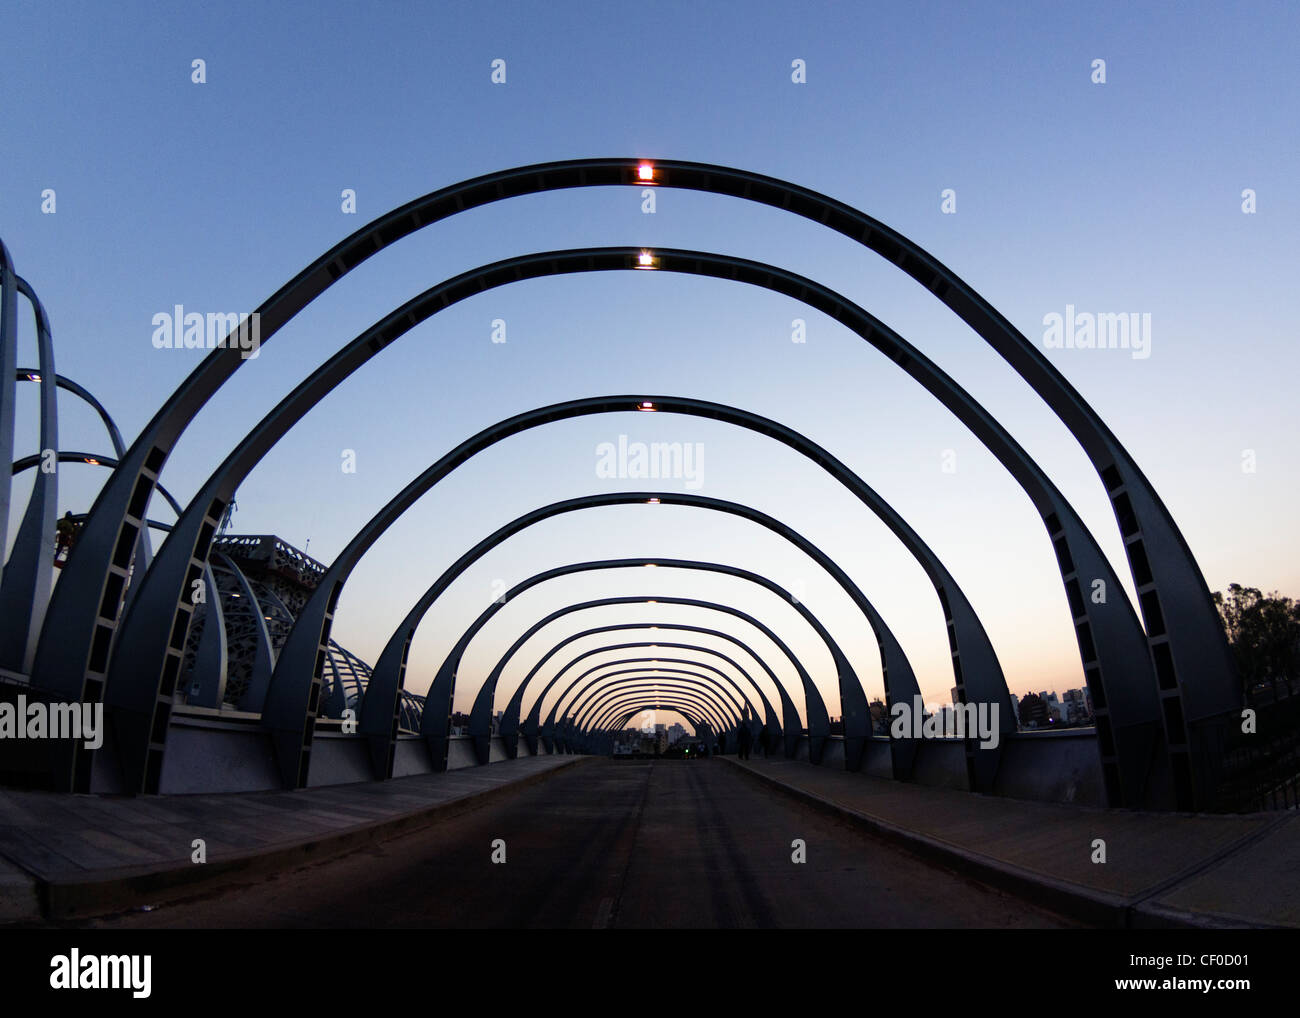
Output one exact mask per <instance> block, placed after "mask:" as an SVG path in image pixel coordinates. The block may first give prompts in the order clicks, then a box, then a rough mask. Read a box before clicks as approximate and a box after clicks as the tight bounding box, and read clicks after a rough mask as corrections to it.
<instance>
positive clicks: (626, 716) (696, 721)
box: [605, 707, 704, 736]
mask: <svg viewBox="0 0 1300 1018" xmlns="http://www.w3.org/2000/svg"><path fill="white" fill-rule="evenodd" d="M642 709H643V708H641V707H633V708H632V709H631V710H627V711H624V713H622V714H618V715H615V716H614V717H613V718H611V719H610V724H609V725H608V726H607V727H606V729H605V734H606V735H612V734H613V733H615V732H618V731H622V730H623V729H625V728H626V727H627V723H628V722H629V721H631V720H632V719H633V718H634V717H636V715H637V712H638V711H640V710H642ZM657 709H661V710H671V711H673V712H674V713H677V714H680V715H681V716H682V717H684V718H685V719H686V720H687V721H688V722H689V723H690V724H691V726H692V727H693V728H694V729H695V734H696V735H697V736H698V735H699V733H700V726H701V725H702V724H703V723H704V719H703V718H699V717H696V716H694V715H693V714H692V713H691V712H688V711H687V710H685V709H683V708H681V707H663V708H657Z"/></svg>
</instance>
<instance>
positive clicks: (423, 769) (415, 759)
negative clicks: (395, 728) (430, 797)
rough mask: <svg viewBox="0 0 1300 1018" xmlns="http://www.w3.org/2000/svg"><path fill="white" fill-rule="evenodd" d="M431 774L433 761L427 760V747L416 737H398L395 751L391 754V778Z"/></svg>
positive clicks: (422, 740) (421, 739)
mask: <svg viewBox="0 0 1300 1018" xmlns="http://www.w3.org/2000/svg"><path fill="white" fill-rule="evenodd" d="M431 773H433V761H432V760H430V759H429V747H428V745H427V744H426V743H425V741H424V739H423V738H421V737H420V736H418V735H399V736H398V737H397V749H396V752H394V753H393V777H395V778H406V777H410V776H411V775H412V774H431Z"/></svg>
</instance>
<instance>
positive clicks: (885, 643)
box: [263, 492, 919, 766]
mask: <svg viewBox="0 0 1300 1018" xmlns="http://www.w3.org/2000/svg"><path fill="white" fill-rule="evenodd" d="M650 501H655V502H656V503H657V504H660V505H687V506H694V507H699V508H706V509H711V510H715V511H720V512H726V513H729V514H731V515H735V516H738V517H741V518H743V519H748V520H750V521H751V522H754V523H758V524H760V525H762V526H764V527H766V528H767V529H769V530H771V531H773V532H774V533H776V534H778V535H779V536H780V537H782V538H784V539H785V540H787V541H789V542H790V543H791V544H794V545H795V546H796V547H797V548H799V550H800V551H802V552H804V554H806V555H808V556H809V557H810V558H812V559H813V560H814V561H815V562H816V563H817V564H818V566H820V567H821V568H822V569H823V570H825V571H826V572H827V573H828V574H829V575H830V576H831V578H832V579H834V580H835V581H836V582H837V583H838V584H839V585H840V587H841V589H843V590H844V592H845V593H846V594H848V596H849V598H850V599H851V600H852V601H853V603H854V604H855V605H856V606H857V607H858V609H859V610H860V611H862V612H863V614H864V615H865V616H866V617H867V619H868V622H869V624H870V625H871V626H872V628H873V630H874V631H875V632H876V634H877V640H878V642H879V644H880V646H881V656H882V674H884V676H885V681H886V683H887V685H886V690H887V691H889V690H892V691H893V692H894V694H896V695H901V696H903V697H906V698H910V697H912V696H914V695H917V694H918V693H919V688H918V687H917V684H916V676H915V674H914V673H913V671H912V667H911V664H910V663H909V662H908V660H907V657H906V655H905V654H904V653H903V649H902V647H901V646H900V645H899V644H898V641H897V640H896V639H895V638H894V636H893V634H892V633H891V632H890V631H889V629H888V627H887V626H886V625H885V623H884V620H883V619H881V618H880V616H879V614H878V613H877V612H876V610H875V608H874V607H873V606H872V605H871V603H870V602H869V601H868V600H867V598H866V597H865V596H864V595H863V594H862V592H861V591H860V590H858V588H857V586H856V585H855V584H854V583H853V581H852V580H851V579H850V578H849V577H848V575H847V574H846V573H844V571H843V570H842V569H840V568H839V566H837V565H836V564H835V563H834V562H833V561H831V560H830V558H829V557H828V556H827V555H826V554H825V552H823V551H822V550H821V549H820V548H818V547H817V546H816V545H814V544H812V543H811V542H809V541H808V540H807V539H806V538H804V537H802V536H801V535H799V534H798V533H796V532H795V531H794V530H792V529H791V528H790V527H788V526H786V525H785V524H784V523H781V522H780V521H778V520H776V519H774V518H772V517H770V516H768V515H767V514H766V513H762V512H760V511H758V510H756V509H752V508H750V507H748V506H743V505H740V504H739V503H735V502H726V501H723V500H721V499H714V498H710V497H708V496H704V495H694V494H688V493H667V492H610V493H604V494H599V495H588V496H583V497H580V498H574V499H566V500H564V501H561V502H554V503H551V504H550V505H548V506H543V507H541V508H539V509H535V510H533V511H532V512H529V513H526V514H524V515H523V516H520V517H518V518H516V519H515V520H513V521H511V522H510V523H507V524H505V525H504V526H503V527H501V528H500V529H498V530H497V531H496V532H495V533H494V534H492V535H490V536H488V537H486V538H484V539H483V540H482V541H480V542H479V544H478V545H476V546H475V547H474V548H473V549H471V550H470V551H468V552H466V553H465V555H464V556H462V557H461V559H460V560H458V561H457V562H456V563H454V564H453V565H452V566H450V567H448V569H447V571H446V572H444V573H443V576H442V577H440V578H439V579H438V580H437V581H435V583H434V584H433V586H431V587H430V588H429V590H428V591H426V593H425V595H424V596H423V597H421V598H420V600H419V602H417V604H416V605H415V607H414V608H412V610H411V612H409V613H408V615H407V617H406V619H404V620H403V622H402V624H401V625H399V627H398V628H397V630H396V631H395V632H394V634H393V636H392V637H391V638H390V639H389V642H388V644H387V646H385V648H384V650H383V652H382V653H381V654H380V656H379V659H378V660H377V661H376V663H375V668H374V673H373V674H372V676H371V685H372V688H375V689H382V690H383V691H384V693H383V700H382V701H381V702H382V703H383V704H384V707H386V708H387V709H388V710H389V711H390V713H389V714H388V715H387V716H385V718H384V722H383V724H384V728H383V729H382V731H387V730H389V727H390V726H391V721H392V715H391V709H392V707H391V703H392V700H391V697H392V696H393V695H394V692H395V690H397V689H399V688H401V686H402V679H403V674H404V667H405V660H406V656H407V653H408V652H409V648H410V643H411V639H412V636H413V634H414V631H415V628H416V626H417V625H418V624H419V622H420V620H421V618H423V616H424V613H425V612H426V611H427V610H428V608H429V606H430V605H431V604H432V603H433V601H434V600H435V599H436V597H437V596H438V594H440V593H441V591H442V590H444V589H445V588H446V587H447V586H448V585H449V584H450V582H451V579H454V577H455V576H456V575H459V574H460V573H461V572H463V571H464V569H465V568H467V567H468V565H469V564H470V563H471V562H473V561H474V560H476V559H477V558H479V557H481V556H482V555H483V554H484V553H486V552H487V551H489V550H491V549H492V548H493V547H496V546H497V545H499V544H501V543H502V542H503V541H504V540H506V539H507V538H508V537H510V536H512V535H513V534H515V533H518V532H519V531H521V530H524V529H526V528H527V527H529V526H532V525H533V524H534V523H537V522H540V521H542V520H544V519H549V518H550V517H552V516H556V515H560V514H562V513H566V512H572V511H576V510H578V509H587V508H596V507H602V506H610V505H627V504H636V503H645V502H650ZM649 563H657V564H658V565H661V566H669V567H681V568H707V569H709V570H712V571H716V572H726V573H730V574H731V575H737V576H742V577H743V578H745V579H747V580H750V581H751V582H754V583H757V584H760V585H762V586H766V587H768V589H769V590H771V591H772V592H773V593H776V594H778V596H780V597H781V598H782V599H783V600H785V601H786V602H787V603H789V604H790V605H791V607H793V608H794V609H795V611H797V612H798V613H799V614H800V615H801V616H802V617H803V618H804V619H805V621H806V622H807V623H808V624H809V625H810V626H811V627H812V628H813V630H814V631H815V632H816V633H817V635H818V638H819V639H821V640H822V642H823V643H825V644H826V647H827V649H828V650H829V651H830V654H831V660H832V662H833V666H834V668H835V670H836V674H837V677H838V682H839V688H840V696H841V704H842V714H843V716H844V718H845V726H846V727H845V731H846V742H847V740H848V738H849V735H848V733H849V731H850V724H852V726H853V727H852V732H853V734H852V738H853V739H854V740H855V741H854V742H853V744H852V745H853V746H854V747H855V751H860V750H861V748H862V746H863V744H864V743H865V739H866V738H867V737H868V736H869V735H870V715H869V711H868V708H867V703H866V693H865V690H864V689H863V687H862V684H861V683H860V682H859V681H858V679H857V675H856V673H855V672H854V671H853V668H852V665H850V663H849V661H848V658H847V656H846V655H845V654H844V653H843V651H842V650H840V648H839V645H838V644H837V643H836V641H835V639H834V637H832V636H831V634H830V632H829V631H828V630H827V629H826V627H825V626H823V625H822V624H821V622H820V621H819V620H818V619H817V617H816V616H815V615H813V614H812V612H811V611H809V610H808V608H807V606H806V605H804V604H802V603H801V602H800V601H799V600H798V599H797V598H794V597H792V596H791V595H790V594H789V592H788V591H786V590H784V589H783V588H781V587H779V586H777V585H776V584H774V583H772V581H771V580H768V579H766V578H765V577H762V576H759V575H758V574H756V573H751V572H748V571H746V570H741V569H738V568H737V567H733V566H723V565H720V564H716V563H708V564H699V563H695V562H693V561H692V560H682V559H663V558H655V559H639V560H625V559H615V560H606V561H604V562H596V563H581V564H579V565H577V566H561V567H558V568H557V569H553V570H548V571H547V572H544V573H539V574H537V575H536V576H534V577H531V578H529V579H528V580H525V581H523V582H522V583H520V584H517V585H516V586H515V587H514V588H512V589H511V590H509V591H507V592H506V593H505V594H504V595H503V596H502V597H501V598H500V599H499V600H497V601H494V602H493V603H492V604H490V605H489V606H488V607H487V608H486V609H484V611H483V612H482V613H481V614H480V615H479V617H478V618H477V619H476V620H475V621H474V623H473V624H472V625H471V626H470V627H469V628H468V629H467V630H466V631H465V633H464V634H463V635H462V636H461V638H460V639H459V640H458V641H457V643H456V645H455V646H454V647H453V648H452V650H451V651H450V652H449V653H448V654H447V656H446V658H445V659H444V661H443V664H442V666H441V667H440V668H439V669H438V672H437V673H436V675H435V676H434V679H433V683H432V685H431V686H430V688H429V693H428V701H427V702H430V703H433V704H436V705H438V706H437V707H436V708H435V710H433V711H428V710H426V712H425V715H424V722H423V725H422V727H423V732H424V734H425V737H426V738H427V739H428V740H429V741H430V748H431V751H432V752H433V754H434V761H435V766H437V765H438V763H439V761H443V762H445V760H446V751H447V742H446V733H445V729H444V728H443V725H444V721H443V718H444V712H443V711H442V705H444V704H445V705H446V710H445V716H450V713H451V702H452V696H453V694H454V689H455V678H456V673H457V670H458V668H459V666H460V661H461V660H462V658H463V657H464V654H465V650H466V648H467V647H468V646H469V643H470V641H471V640H472V639H473V638H474V636H475V635H477V633H478V632H479V630H481V629H482V627H483V626H484V625H486V624H487V623H488V622H489V621H490V620H491V619H492V617H493V616H495V615H496V613H497V612H498V611H500V610H501V608H503V607H504V606H505V605H506V604H508V603H509V602H510V601H511V600H512V599H513V598H514V597H516V596H518V594H519V593H522V592H523V590H525V589H528V588H529V587H532V586H535V585H537V584H539V583H542V582H545V580H547V579H551V578H554V577H556V576H561V575H566V574H567V573H568V572H572V571H586V570H589V569H600V568H625V567H626V566H627V565H628V564H637V565H645V564H649ZM292 639H293V637H292V634H291V635H290V641H292ZM289 646H290V644H289V643H288V642H287V643H286V644H285V651H283V652H282V653H281V658H280V662H279V664H277V673H279V669H280V667H281V666H283V665H284V663H285V653H287V651H288V649H289ZM513 649H514V648H512V651H513ZM799 673H800V678H801V680H802V681H803V683H804V696H805V709H806V711H807V714H808V732H809V740H810V741H809V753H810V757H811V758H812V759H813V760H814V762H816V761H819V760H820V754H821V749H822V747H823V746H824V745H825V739H826V737H827V736H828V735H829V731H830V729H829V715H828V714H827V713H826V707H825V705H824V703H823V702H822V699H821V695H820V694H819V693H818V691H817V687H816V686H815V685H814V684H813V683H812V681H811V679H810V677H809V676H808V674H807V672H806V671H804V670H803V668H802V667H800V668H799ZM283 674H284V675H285V676H287V679H288V681H289V682H296V683H298V685H297V686H296V687H288V689H287V691H285V692H282V699H281V701H280V704H279V705H280V708H281V710H282V711H283V714H282V719H276V718H271V719H267V718H266V715H265V713H264V715H263V717H264V723H266V724H267V725H268V727H275V726H276V725H277V724H279V725H282V726H283V725H286V724H287V723H291V722H290V719H291V718H293V717H295V716H298V717H301V712H302V707H301V705H300V704H301V703H304V702H307V701H306V700H305V699H304V698H305V697H308V696H309V695H310V694H309V693H308V691H307V690H306V689H305V688H304V687H305V686H306V681H307V676H308V672H307V670H306V669H304V668H296V669H293V670H288V669H286V671H285V672H284V673H283ZM499 675H500V669H499V668H497V669H493V672H492V674H491V676H489V679H490V681H491V683H492V688H491V689H490V690H487V689H486V686H487V684H486V683H485V690H486V691H485V692H480V694H479V697H478V698H476V705H477V706H478V707H479V710H478V717H480V719H481V718H483V717H485V716H486V715H485V714H484V711H486V712H487V713H488V714H490V712H491V703H492V698H493V696H494V694H495V682H496V678H497V677H498V676H499ZM312 681H313V683H314V682H317V681H318V680H315V679H313V680H312ZM273 682H274V680H273ZM484 700H485V705H484V702H483V701H484ZM268 703H269V699H268ZM380 709H383V708H380ZM363 721H364V719H363ZM859 728H860V729H861V731H859ZM363 729H364V724H363ZM282 730H283V729H282ZM294 731H295V732H300V730H297V729H295V730H294ZM290 748H291V747H290ZM303 748H306V747H305V746H304V747H303ZM906 752H908V751H906V750H904V749H902V748H900V750H899V753H900V754H904V753H906ZM907 762H908V763H910V757H907ZM899 765H900V766H903V765H904V761H903V760H902V759H901V758H900V760H899Z"/></svg>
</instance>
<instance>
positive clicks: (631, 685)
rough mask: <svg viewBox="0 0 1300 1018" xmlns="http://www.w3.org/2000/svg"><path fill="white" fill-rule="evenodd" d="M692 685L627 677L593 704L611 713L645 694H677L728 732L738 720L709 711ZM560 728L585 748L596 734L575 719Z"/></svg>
mask: <svg viewBox="0 0 1300 1018" xmlns="http://www.w3.org/2000/svg"><path fill="white" fill-rule="evenodd" d="M693 688H698V687H692V686H690V685H688V684H686V685H682V686H662V687H659V688H656V687H655V686H654V684H653V683H647V682H644V681H642V679H641V678H636V677H634V678H630V679H628V680H627V682H626V683H625V684H624V685H622V686H621V687H616V688H614V689H611V690H610V692H609V695H607V696H602V697H601V698H600V699H599V700H598V701H597V703H596V705H595V706H596V708H597V710H598V711H599V712H600V713H601V714H602V715H604V714H613V713H615V712H616V711H618V710H619V709H621V708H626V707H627V706H628V704H629V703H633V702H637V701H639V700H641V699H643V698H644V697H647V696H651V697H653V696H660V695H663V696H676V697H679V698H680V699H681V700H682V701H683V702H685V703H695V704H696V705H697V707H698V709H699V710H700V711H701V714H702V715H703V716H704V717H706V718H708V719H709V723H710V724H711V725H713V726H715V727H719V730H720V731H730V730H731V729H732V728H734V727H735V726H736V724H738V723H739V722H738V721H737V720H735V719H732V718H729V717H727V716H726V715H725V714H724V713H722V712H720V711H719V710H718V709H717V708H716V707H714V708H712V709H711V710H708V709H706V705H707V703H708V701H706V700H703V699H701V698H700V696H699V695H698V694H694V695H693V694H692V693H691V690H692V689H693ZM559 727H560V729H561V730H562V731H563V732H564V735H563V736H562V737H563V738H565V739H568V740H570V741H571V742H575V743H577V744H578V745H579V746H582V747H584V748H590V745H591V737H592V736H593V735H594V734H595V730H594V729H589V728H587V727H586V726H584V725H582V724H580V723H579V722H578V721H577V719H575V718H564V719H562V720H561V722H560V726H559Z"/></svg>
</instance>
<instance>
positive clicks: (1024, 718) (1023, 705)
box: [1020, 693, 1049, 728]
mask: <svg viewBox="0 0 1300 1018" xmlns="http://www.w3.org/2000/svg"><path fill="white" fill-rule="evenodd" d="M1048 717H1049V714H1048V707H1047V703H1046V701H1045V700H1044V698H1043V697H1042V696H1038V695H1035V694H1034V693H1026V694H1025V697H1024V699H1023V700H1021V701H1020V724H1021V725H1022V726H1023V727H1025V728H1038V727H1039V726H1042V725H1046V724H1047V720H1048Z"/></svg>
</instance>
